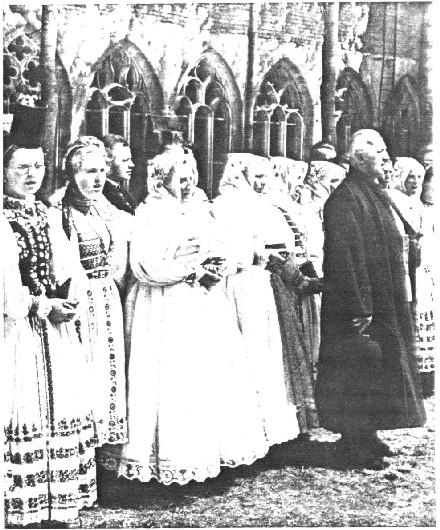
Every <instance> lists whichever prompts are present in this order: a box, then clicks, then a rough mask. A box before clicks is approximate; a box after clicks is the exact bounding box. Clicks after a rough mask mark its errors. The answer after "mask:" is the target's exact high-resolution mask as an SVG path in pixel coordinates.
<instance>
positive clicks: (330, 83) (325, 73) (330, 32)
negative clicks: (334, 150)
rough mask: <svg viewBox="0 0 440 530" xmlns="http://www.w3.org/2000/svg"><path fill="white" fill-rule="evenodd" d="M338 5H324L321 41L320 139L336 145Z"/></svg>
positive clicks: (331, 3)
mask: <svg viewBox="0 0 440 530" xmlns="http://www.w3.org/2000/svg"><path fill="white" fill-rule="evenodd" d="M338 19H339V5H338V3H336V2H328V3H326V4H325V5H324V41H323V43H322V83H321V121H322V140H323V141H325V142H330V143H331V144H332V145H336V116H335V93H336V71H337V53H338Z"/></svg>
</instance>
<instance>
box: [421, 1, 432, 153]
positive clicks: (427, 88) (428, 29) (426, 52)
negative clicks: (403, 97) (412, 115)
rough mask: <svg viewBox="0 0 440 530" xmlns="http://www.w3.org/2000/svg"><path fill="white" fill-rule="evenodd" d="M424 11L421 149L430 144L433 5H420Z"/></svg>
mask: <svg viewBox="0 0 440 530" xmlns="http://www.w3.org/2000/svg"><path fill="white" fill-rule="evenodd" d="M421 9H423V10H424V17H423V25H422V32H421V38H420V63H419V64H420V67H419V82H420V84H419V87H420V121H421V128H420V132H421V138H420V143H421V147H422V148H424V147H426V146H427V145H428V144H430V143H431V142H432V83H433V63H434V42H433V34H432V32H433V27H432V21H433V16H434V13H433V5H432V3H431V2H427V3H425V4H424V5H422V7H421Z"/></svg>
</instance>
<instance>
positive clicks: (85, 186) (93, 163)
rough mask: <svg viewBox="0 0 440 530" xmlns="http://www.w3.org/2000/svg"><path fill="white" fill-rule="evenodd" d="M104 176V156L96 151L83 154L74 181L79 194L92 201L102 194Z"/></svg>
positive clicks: (105, 168) (105, 167)
mask: <svg viewBox="0 0 440 530" xmlns="http://www.w3.org/2000/svg"><path fill="white" fill-rule="evenodd" d="M106 174H107V165H106V160H105V156H104V155H103V154H102V153H100V152H98V151H94V150H90V151H86V152H85V153H84V154H83V159H82V164H81V168H80V169H79V171H78V172H77V173H76V174H75V176H74V180H75V182H76V185H77V186H78V189H79V191H80V193H81V194H82V195H83V196H84V197H85V198H86V199H91V200H93V199H96V198H97V197H98V196H99V195H100V194H101V193H102V188H103V187H104V184H105V179H106Z"/></svg>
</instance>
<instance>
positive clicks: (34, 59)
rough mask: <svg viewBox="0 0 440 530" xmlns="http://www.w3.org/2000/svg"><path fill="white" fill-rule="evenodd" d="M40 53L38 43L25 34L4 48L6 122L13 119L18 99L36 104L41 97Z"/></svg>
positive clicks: (4, 112)
mask: <svg viewBox="0 0 440 530" xmlns="http://www.w3.org/2000/svg"><path fill="white" fill-rule="evenodd" d="M39 53H40V52H39V49H38V47H37V45H36V44H35V43H34V42H32V41H31V40H30V39H29V38H28V37H27V36H26V35H24V34H23V35H19V36H18V37H16V38H15V39H13V40H12V41H11V42H10V43H9V44H8V45H7V46H5V48H4V49H3V119H4V121H6V122H10V121H11V120H12V115H13V111H14V105H15V103H16V102H17V101H18V102H20V101H21V102H23V103H25V104H31V105H34V104H35V102H36V101H38V100H39V99H40V97H41V84H40V71H39V67H38V66H39V63H40V60H39ZM9 125H10V123H9Z"/></svg>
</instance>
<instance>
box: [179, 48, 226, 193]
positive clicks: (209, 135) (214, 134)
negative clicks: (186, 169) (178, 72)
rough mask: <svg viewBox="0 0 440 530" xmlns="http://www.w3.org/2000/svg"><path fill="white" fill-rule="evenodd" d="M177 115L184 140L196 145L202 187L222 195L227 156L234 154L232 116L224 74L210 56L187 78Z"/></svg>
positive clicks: (207, 191) (181, 91)
mask: <svg viewBox="0 0 440 530" xmlns="http://www.w3.org/2000/svg"><path fill="white" fill-rule="evenodd" d="M176 114H177V115H178V116H179V118H180V120H181V121H182V124H183V134H184V138H185V139H186V140H187V141H189V142H193V143H194V146H195V154H196V157H197V163H198V169H199V186H200V187H201V188H202V189H203V190H204V191H205V192H206V194H207V195H208V197H210V198H212V197H214V196H215V195H216V194H217V193H218V185H219V182H220V179H221V173H222V158H223V155H224V154H226V153H229V152H230V151H231V141H232V140H231V139H232V113H231V106H230V101H229V98H228V94H227V91H226V88H225V86H224V83H223V82H222V78H221V75H220V73H219V71H218V68H217V67H216V66H215V65H214V64H213V62H212V61H211V60H210V57H209V56H205V57H202V58H201V59H200V60H199V62H198V63H197V64H196V66H195V67H194V68H192V69H191V70H190V71H189V73H188V75H187V76H186V79H185V81H184V83H183V85H182V87H181V90H180V98H179V103H178V107H177V109H176Z"/></svg>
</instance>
